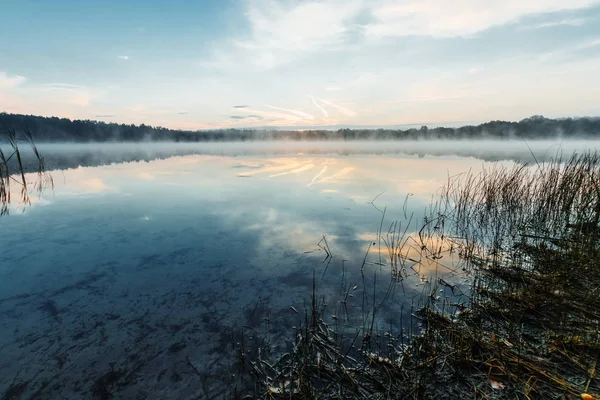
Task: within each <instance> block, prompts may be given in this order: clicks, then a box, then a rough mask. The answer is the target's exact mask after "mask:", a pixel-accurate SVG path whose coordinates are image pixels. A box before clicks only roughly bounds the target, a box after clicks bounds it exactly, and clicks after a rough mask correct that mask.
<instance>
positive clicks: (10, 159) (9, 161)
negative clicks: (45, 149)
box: [0, 129, 53, 216]
mask: <svg viewBox="0 0 600 400" xmlns="http://www.w3.org/2000/svg"><path fill="white" fill-rule="evenodd" d="M3 136H4V138H5V140H6V142H5V143H2V142H0V216H1V215H4V214H7V213H8V212H9V205H10V204H11V201H12V200H13V199H12V198H11V197H12V196H11V182H12V184H16V185H18V186H20V192H19V193H20V196H19V201H20V202H21V203H22V204H24V205H29V204H31V197H30V190H29V189H30V188H33V190H34V191H35V192H37V193H38V194H41V193H42V191H43V190H44V188H46V187H52V186H53V181H52V176H51V175H50V174H49V173H47V172H46V168H45V165H44V159H43V157H42V156H41V154H40V153H39V151H38V149H37V147H36V146H35V143H34V142H33V138H32V136H31V134H30V132H29V131H28V130H25V131H24V132H23V133H22V134H20V135H19V134H17V132H16V131H15V130H14V129H10V130H8V131H7V132H5V133H4V135H3ZM20 142H22V143H25V144H26V145H29V147H30V148H31V151H32V153H33V155H34V157H35V158H34V160H35V161H34V163H33V164H32V165H26V162H25V161H24V157H23V150H22V149H21V148H20V147H19V144H20ZM2 145H8V151H6V150H3V148H2ZM30 171H33V172H35V174H36V175H37V179H36V180H35V181H34V182H28V181H27V178H26V175H25V174H26V172H30Z"/></svg>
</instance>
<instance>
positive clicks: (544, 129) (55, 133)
mask: <svg viewBox="0 0 600 400" xmlns="http://www.w3.org/2000/svg"><path fill="white" fill-rule="evenodd" d="M12 129H14V130H15V131H17V133H18V132H24V131H26V130H27V131H29V132H30V133H31V135H32V136H33V138H34V140H35V141H36V142H41V143H43V142H142V141H174V142H208V141H216V142H219V141H222V142H226V141H250V140H367V139H375V140H421V139H510V138H526V139H546V138H555V137H564V138H575V137H580V138H600V118H598V117H594V118H590V117H585V118H564V119H549V118H545V117H542V116H537V115H536V116H533V117H530V118H525V119H523V120H521V121H519V122H508V121H491V122H486V123H484V124H480V125H467V126H462V127H460V128H444V127H437V128H428V127H427V126H422V127H421V128H420V129H415V128H412V129H406V130H402V129H346V128H345V129H339V130H318V129H317V130H303V131H291V130H286V131H284V130H269V129H221V130H200V131H185V130H176V129H167V128H162V127H154V126H149V125H144V124H142V125H126V124H116V123H106V122H102V121H90V120H74V121H72V120H70V119H67V118H57V117H39V116H33V115H21V114H8V113H4V112H3V113H0V132H5V131H8V130H12Z"/></svg>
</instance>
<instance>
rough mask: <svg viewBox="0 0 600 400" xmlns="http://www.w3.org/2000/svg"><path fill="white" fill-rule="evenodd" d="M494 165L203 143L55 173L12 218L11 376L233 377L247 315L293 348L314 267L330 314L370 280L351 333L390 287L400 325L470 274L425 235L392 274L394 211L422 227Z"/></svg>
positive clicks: (4, 277) (177, 389) (59, 386)
mask: <svg viewBox="0 0 600 400" xmlns="http://www.w3.org/2000/svg"><path fill="white" fill-rule="evenodd" d="M481 167H482V161H479V160H474V159H461V158H457V157H444V158H417V157H408V156H404V157H403V156H386V157H382V156H379V157H377V156H354V157H332V156H310V155H309V156H302V155H297V156H293V157H258V156H248V157H222V156H207V155H204V156H200V155H194V156H181V157H173V158H169V159H164V160H155V161H151V162H131V163H122V164H113V165H108V166H103V167H94V168H75V169H67V170H64V171H55V172H53V176H54V180H55V184H56V188H55V190H54V192H53V193H50V192H46V193H45V194H44V195H43V196H42V198H41V199H38V200H37V201H35V202H34V204H33V205H32V207H31V208H28V209H26V210H25V211H24V212H23V213H21V212H19V211H20V210H18V209H13V210H12V211H13V212H12V214H11V215H10V216H9V217H7V218H3V219H2V221H1V223H2V228H1V229H3V232H6V234H4V235H2V238H1V239H0V247H1V248H2V253H1V254H2V257H3V262H2V264H1V265H0V291H1V293H2V297H1V298H0V315H2V318H0V348H1V349H2V353H3V360H2V361H1V364H0V376H2V377H3V378H4V377H8V376H13V371H15V370H19V371H21V372H20V375H19V379H20V380H21V381H30V384H29V385H30V386H28V387H29V388H31V390H32V391H35V390H45V392H44V395H45V397H46V398H51V397H53V396H58V397H63V398H67V397H80V396H82V393H88V394H89V391H90V390H91V388H90V386H91V382H93V381H94V380H95V379H97V377H99V376H101V375H102V374H104V373H106V371H107V370H109V368H110V367H109V366H110V364H111V363H116V364H115V365H116V366H117V367H118V368H119V369H122V370H124V371H127V373H131V374H134V375H135V377H136V379H135V381H136V383H135V385H133V386H131V387H129V386H125V387H123V388H122V391H121V392H120V395H122V396H124V397H133V396H134V394H136V393H140V391H147V392H152V393H155V394H156V396H158V397H160V394H161V393H163V394H165V393H169V397H180V398H184V397H186V396H189V395H192V394H193V393H195V392H194V391H197V390H198V387H199V386H198V385H199V382H197V380H195V379H194V377H193V375H186V374H183V373H182V371H181V368H182V367H181V362H182V361H185V360H186V358H189V359H191V360H194V362H195V364H196V365H197V367H198V368H201V369H202V370H203V371H204V370H206V371H212V372H213V373H216V374H217V373H220V374H221V375H222V376H226V375H227V374H228V373H229V372H228V360H229V359H228V358H227V356H228V355H229V353H228V352H229V351H232V350H233V347H232V343H231V342H232V339H231V332H232V329H233V328H234V327H236V326H237V327H239V326H243V325H248V326H249V327H250V328H251V329H255V330H257V329H265V328H264V321H265V319H266V318H267V317H268V319H269V321H270V328H268V329H270V333H271V334H272V336H273V343H274V344H275V345H276V346H277V345H279V346H282V347H283V346H285V343H286V342H285V340H286V339H289V338H290V335H292V334H293V330H292V329H291V327H292V326H293V325H296V324H297V323H298V318H299V316H298V314H296V313H295V312H293V311H291V310H290V307H291V306H293V307H295V308H296V309H297V310H302V307H303V304H304V301H305V300H306V299H307V298H308V297H309V296H310V291H311V288H312V282H313V271H314V276H315V278H316V279H317V281H318V290H319V293H320V294H321V295H322V296H324V297H325V298H326V299H327V301H328V302H329V303H330V304H331V310H330V313H331V314H336V313H339V312H341V311H340V309H339V305H340V298H341V297H340V296H341V295H342V293H341V290H340V288H341V287H342V286H344V285H345V286H346V287H353V286H357V289H356V290H355V301H354V302H350V303H349V305H348V307H347V309H346V310H344V312H346V311H348V312H349V316H348V317H347V318H346V321H345V326H346V327H347V328H348V329H353V328H354V327H356V326H358V325H360V324H361V323H362V320H361V318H362V316H361V312H364V308H365V307H366V308H367V309H369V308H370V307H372V306H373V304H374V303H376V302H377V303H378V302H381V301H382V299H384V298H386V299H387V302H386V303H385V305H384V306H382V308H381V314H380V317H379V318H380V319H381V321H379V319H378V323H379V322H380V323H382V324H386V326H396V328H397V324H398V323H399V321H400V320H401V318H399V317H398V316H399V314H400V313H405V314H408V313H409V312H410V309H409V308H408V307H405V305H406V304H408V303H407V302H410V301H411V300H410V299H414V298H416V297H417V296H420V295H421V294H422V292H423V291H424V290H425V284H426V282H427V281H431V280H433V279H438V278H440V277H443V278H444V279H446V280H447V281H449V282H457V283H458V282H462V279H463V277H462V276H461V274H460V273H458V272H457V271H455V270H453V269H451V265H452V264H453V260H452V257H453V255H450V254H448V257H447V258H446V259H445V260H444V262H441V261H435V262H429V261H428V262H424V260H423V253H422V252H423V250H422V249H421V248H420V246H419V244H418V243H412V244H410V245H408V246H406V247H405V249H404V250H403V252H402V257H403V260H404V262H405V264H406V265H405V267H406V270H405V273H404V275H403V277H404V282H403V283H402V284H394V285H392V286H389V283H390V282H391V279H390V278H391V271H392V270H391V266H390V261H391V259H392V258H393V256H392V255H391V254H390V251H389V249H388V247H387V246H386V244H385V243H384V244H383V245H382V244H381V240H380V239H381V237H382V236H383V237H385V232H389V231H390V229H389V228H390V227H391V226H392V224H393V222H394V221H400V225H397V229H396V228H395V229H396V230H397V231H398V233H399V232H400V231H402V232H405V234H406V235H407V236H410V235H411V234H414V232H416V231H417V230H418V228H419V224H420V222H421V217H422V215H423V212H424V210H425V208H426V206H427V204H428V203H429V200H430V199H431V197H432V196H435V193H436V190H437V189H438V188H439V187H440V186H441V185H442V184H443V183H444V182H445V181H446V180H447V179H448V176H452V175H455V174H458V173H461V172H464V171H467V170H469V169H474V170H476V169H480V168H481ZM13 190H16V188H13ZM375 198H376V201H374V199H375ZM407 198H408V200H407V201H405V200H406V199H407ZM41 205H44V207H41ZM383 209H385V218H384V219H383V222H382V213H381V210H383ZM411 216H412V217H411ZM400 226H401V227H400ZM379 232H383V233H384V234H383V235H380V234H379ZM324 235H325V236H326V239H327V241H328V245H329V249H330V252H331V254H332V256H333V257H331V258H329V259H327V258H326V257H325V255H326V254H325V253H324V251H323V250H322V248H320V247H319V246H318V245H317V244H318V243H319V241H320V240H321V238H322V237H323V236H324ZM372 243H375V245H373V244H372ZM367 249H369V252H368V254H367ZM365 254H366V256H365ZM425 258H427V257H425ZM447 260H448V261H449V262H448V265H447V264H444V263H445V262H446V261H447ZM361 270H362V271H361ZM361 272H362V273H361ZM365 277H366V278H365ZM375 280H377V282H378V283H377V286H376V288H377V290H376V291H375V298H373V297H372V296H371V293H373V286H374V284H375ZM386 282H387V283H386ZM389 288H392V289H393V290H392V289H389ZM388 290H389V292H388ZM366 293H369V294H368V295H366ZM389 293H392V295H389ZM362 296H365V297H364V298H365V303H361V301H359V299H362V298H363V297H362ZM338 315H341V314H338ZM405 320H406V318H405ZM175 344H177V345H176V346H175ZM173 346H174V347H173ZM282 347H280V348H282ZM170 349H175V350H170ZM165 368H166V371H167V372H164V371H165ZM219 371H220V372H219ZM175 375H177V376H179V378H181V379H169V378H168V377H169V376H175ZM165 377H167V378H165ZM50 378H52V380H53V381H54V382H56V385H55V386H53V387H52V388H50V387H49V388H45V389H43V388H42V386H41V385H42V383H43V381H44V379H50ZM11 379H12V378H11ZM2 382H8V380H7V379H2ZM41 388H42V389H41ZM3 390H6V387H5V386H3V387H0V392H1V391H3ZM27 390H30V389H27ZM83 396H84V397H85V395H83Z"/></svg>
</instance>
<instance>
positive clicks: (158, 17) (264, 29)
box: [0, 0, 600, 129]
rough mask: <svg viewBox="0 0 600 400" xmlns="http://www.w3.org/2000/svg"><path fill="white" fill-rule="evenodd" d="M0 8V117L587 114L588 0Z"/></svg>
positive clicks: (596, 7)
mask: <svg viewBox="0 0 600 400" xmlns="http://www.w3.org/2000/svg"><path fill="white" fill-rule="evenodd" d="M0 10H1V11H0V111H7V112H15V113H27V114H38V115H56V116H61V117H69V118H81V119H99V120H106V121H116V122H123V123H136V124H139V123H146V124H150V125H162V126H167V127H172V128H184V129H206V128H229V127H252V126H290V127H294V126H302V127H306V126H324V125H328V126H329V125H338V124H343V125H367V126H381V125H399V124H420V123H452V122H461V121H469V122H482V121H486V120H492V119H507V120H519V119H521V118H524V117H528V116H531V115H534V114H542V115H545V116H550V117H563V116H585V115H594V116H598V115H600V101H599V99H600V77H599V72H600V0H570V1H568V2H567V1H564V0H527V1H524V0H504V1H496V0H456V1H447V0H419V1H417V0H312V1H311V0H307V1H298V0H281V1H279V0H217V1H212V0H204V1H191V0H187V1H181V0H172V1H169V2H166V1H158V0H146V1H144V2H125V1H121V0H104V1H102V2H100V1H95V2H91V1H74V0H54V1H47V0H14V1H13V0H0Z"/></svg>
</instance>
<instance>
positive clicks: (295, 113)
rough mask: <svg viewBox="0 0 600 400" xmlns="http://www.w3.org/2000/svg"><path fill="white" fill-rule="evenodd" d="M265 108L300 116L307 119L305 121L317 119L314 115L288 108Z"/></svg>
mask: <svg viewBox="0 0 600 400" xmlns="http://www.w3.org/2000/svg"><path fill="white" fill-rule="evenodd" d="M265 107H269V108H272V109H273V110H279V111H285V112H288V113H290V114H294V115H297V116H299V117H301V118H305V119H315V117H314V116H313V115H311V114H309V113H306V112H304V111H297V110H290V109H287V108H281V107H275V106H269V105H266V106H265Z"/></svg>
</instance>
